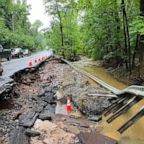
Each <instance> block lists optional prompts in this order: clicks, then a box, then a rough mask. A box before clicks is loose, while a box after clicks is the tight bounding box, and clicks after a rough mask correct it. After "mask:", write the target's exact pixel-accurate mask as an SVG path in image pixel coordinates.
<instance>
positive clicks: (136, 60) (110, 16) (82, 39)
mask: <svg viewBox="0 0 144 144" xmlns="http://www.w3.org/2000/svg"><path fill="white" fill-rule="evenodd" d="M44 5H45V9H46V12H47V13H48V14H50V15H52V16H53V21H52V22H51V27H50V28H49V29H48V30H47V32H46V35H47V40H48V44H49V46H50V47H52V48H53V49H54V50H55V52H56V53H59V54H61V55H63V56H64V57H66V58H68V59H70V58H71V57H74V56H76V55H77V54H79V55H84V56H87V57H91V58H93V59H94V60H108V59H109V60H110V59H111V61H109V62H110V63H111V62H112V63H113V65H114V66H118V67H120V66H123V67H125V69H126V70H127V71H128V72H129V74H131V73H132V71H133V70H134V69H137V70H138V71H139V76H141V75H142V72H141V71H142V67H143V56H144V49H143V48H144V45H143V40H144V1H143V0H44Z"/></svg>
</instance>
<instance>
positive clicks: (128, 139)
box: [83, 65, 144, 144]
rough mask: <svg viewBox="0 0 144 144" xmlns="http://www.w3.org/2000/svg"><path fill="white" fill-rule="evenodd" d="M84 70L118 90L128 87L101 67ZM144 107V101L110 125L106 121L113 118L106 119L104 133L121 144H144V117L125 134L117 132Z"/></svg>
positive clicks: (88, 67)
mask: <svg viewBox="0 0 144 144" xmlns="http://www.w3.org/2000/svg"><path fill="white" fill-rule="evenodd" d="M83 69H84V70H86V71H87V72H89V73H90V74H92V75H94V76H96V77H98V78H99V79H101V80H103V81H105V82H106V83H108V84H110V85H112V86H113V87H115V88H117V89H120V90H122V89H124V88H126V87H127V86H126V85H125V84H123V83H121V82H119V81H118V80H116V79H115V78H113V77H112V76H111V75H110V74H109V73H108V72H106V70H105V69H104V68H102V67H99V66H93V65H88V66H84V67H83ZM143 106H144V100H141V101H140V102H138V103H136V104H135V105H134V106H133V107H132V108H130V109H129V110H128V111H127V112H126V113H124V114H122V115H121V116H119V117H118V118H116V119H115V120H114V121H112V122H111V123H110V124H108V123H107V122H106V120H107V119H108V118H109V117H110V116H111V115H109V116H107V117H104V116H103V120H102V122H101V124H100V125H101V127H102V133H103V134H105V135H106V136H109V137H111V138H113V139H116V140H118V141H119V143H120V144H144V117H142V118H140V119H139V120H138V121H136V122H135V123H134V124H133V125H132V126H131V127H130V128H128V129H127V130H126V131H125V132H124V133H123V134H120V133H119V132H118V131H117V130H118V129H119V128H120V127H121V126H122V125H123V124H124V123H126V122H127V120H128V119H129V118H130V117H131V116H133V115H134V114H136V112H137V111H138V110H139V109H140V108H141V107H143Z"/></svg>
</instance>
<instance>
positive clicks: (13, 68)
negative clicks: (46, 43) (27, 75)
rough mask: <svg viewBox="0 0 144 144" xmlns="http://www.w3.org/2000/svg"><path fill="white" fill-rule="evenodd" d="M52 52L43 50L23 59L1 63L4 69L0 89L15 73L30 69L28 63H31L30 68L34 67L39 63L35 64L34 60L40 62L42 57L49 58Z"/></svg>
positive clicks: (0, 79) (0, 78)
mask: <svg viewBox="0 0 144 144" xmlns="http://www.w3.org/2000/svg"><path fill="white" fill-rule="evenodd" d="M51 55H52V51H51V50H49V51H48V50H45V51H42V52H37V53H35V54H32V55H31V56H28V57H23V58H20V59H13V60H11V61H7V62H3V63H2V66H3V69H4V72H3V74H2V76H1V77H0V87H2V86H3V85H4V84H6V83H8V82H9V81H11V80H12V79H11V78H10V77H11V76H12V75H13V74H14V73H15V72H17V71H20V70H23V69H25V68H28V67H30V66H29V63H30V61H31V62H32V66H36V65H37V64H38V63H40V62H37V63H36V62H35V60H38V59H39V58H40V59H41V60H42V57H46V56H51Z"/></svg>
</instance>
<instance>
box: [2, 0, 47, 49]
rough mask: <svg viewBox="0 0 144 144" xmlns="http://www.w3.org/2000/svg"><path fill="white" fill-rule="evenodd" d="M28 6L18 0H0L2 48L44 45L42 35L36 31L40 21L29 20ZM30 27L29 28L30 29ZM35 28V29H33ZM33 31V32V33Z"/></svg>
mask: <svg viewBox="0 0 144 144" xmlns="http://www.w3.org/2000/svg"><path fill="white" fill-rule="evenodd" d="M28 15H29V6H28V5H27V4H26V3H23V2H21V1H19V0H17V2H15V3H14V2H13V1H12V0H7V1H6V0H0V44H2V45H3V46H4V48H13V47H21V48H28V49H30V50H33V48H34V47H41V48H44V47H46V45H47V43H46V42H43V39H44V37H42V33H41V32H39V31H38V29H39V28H40V26H42V23H41V22H40V21H36V22H35V23H34V24H33V25H32V24H31V23H30V22H29V20H28V17H27V16H28ZM30 28H31V29H30ZM35 30H36V31H35ZM34 32H35V33H34Z"/></svg>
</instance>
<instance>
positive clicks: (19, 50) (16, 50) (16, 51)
mask: <svg viewBox="0 0 144 144" xmlns="http://www.w3.org/2000/svg"><path fill="white" fill-rule="evenodd" d="M12 57H13V58H20V57H23V51H22V48H13V49H12Z"/></svg>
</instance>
